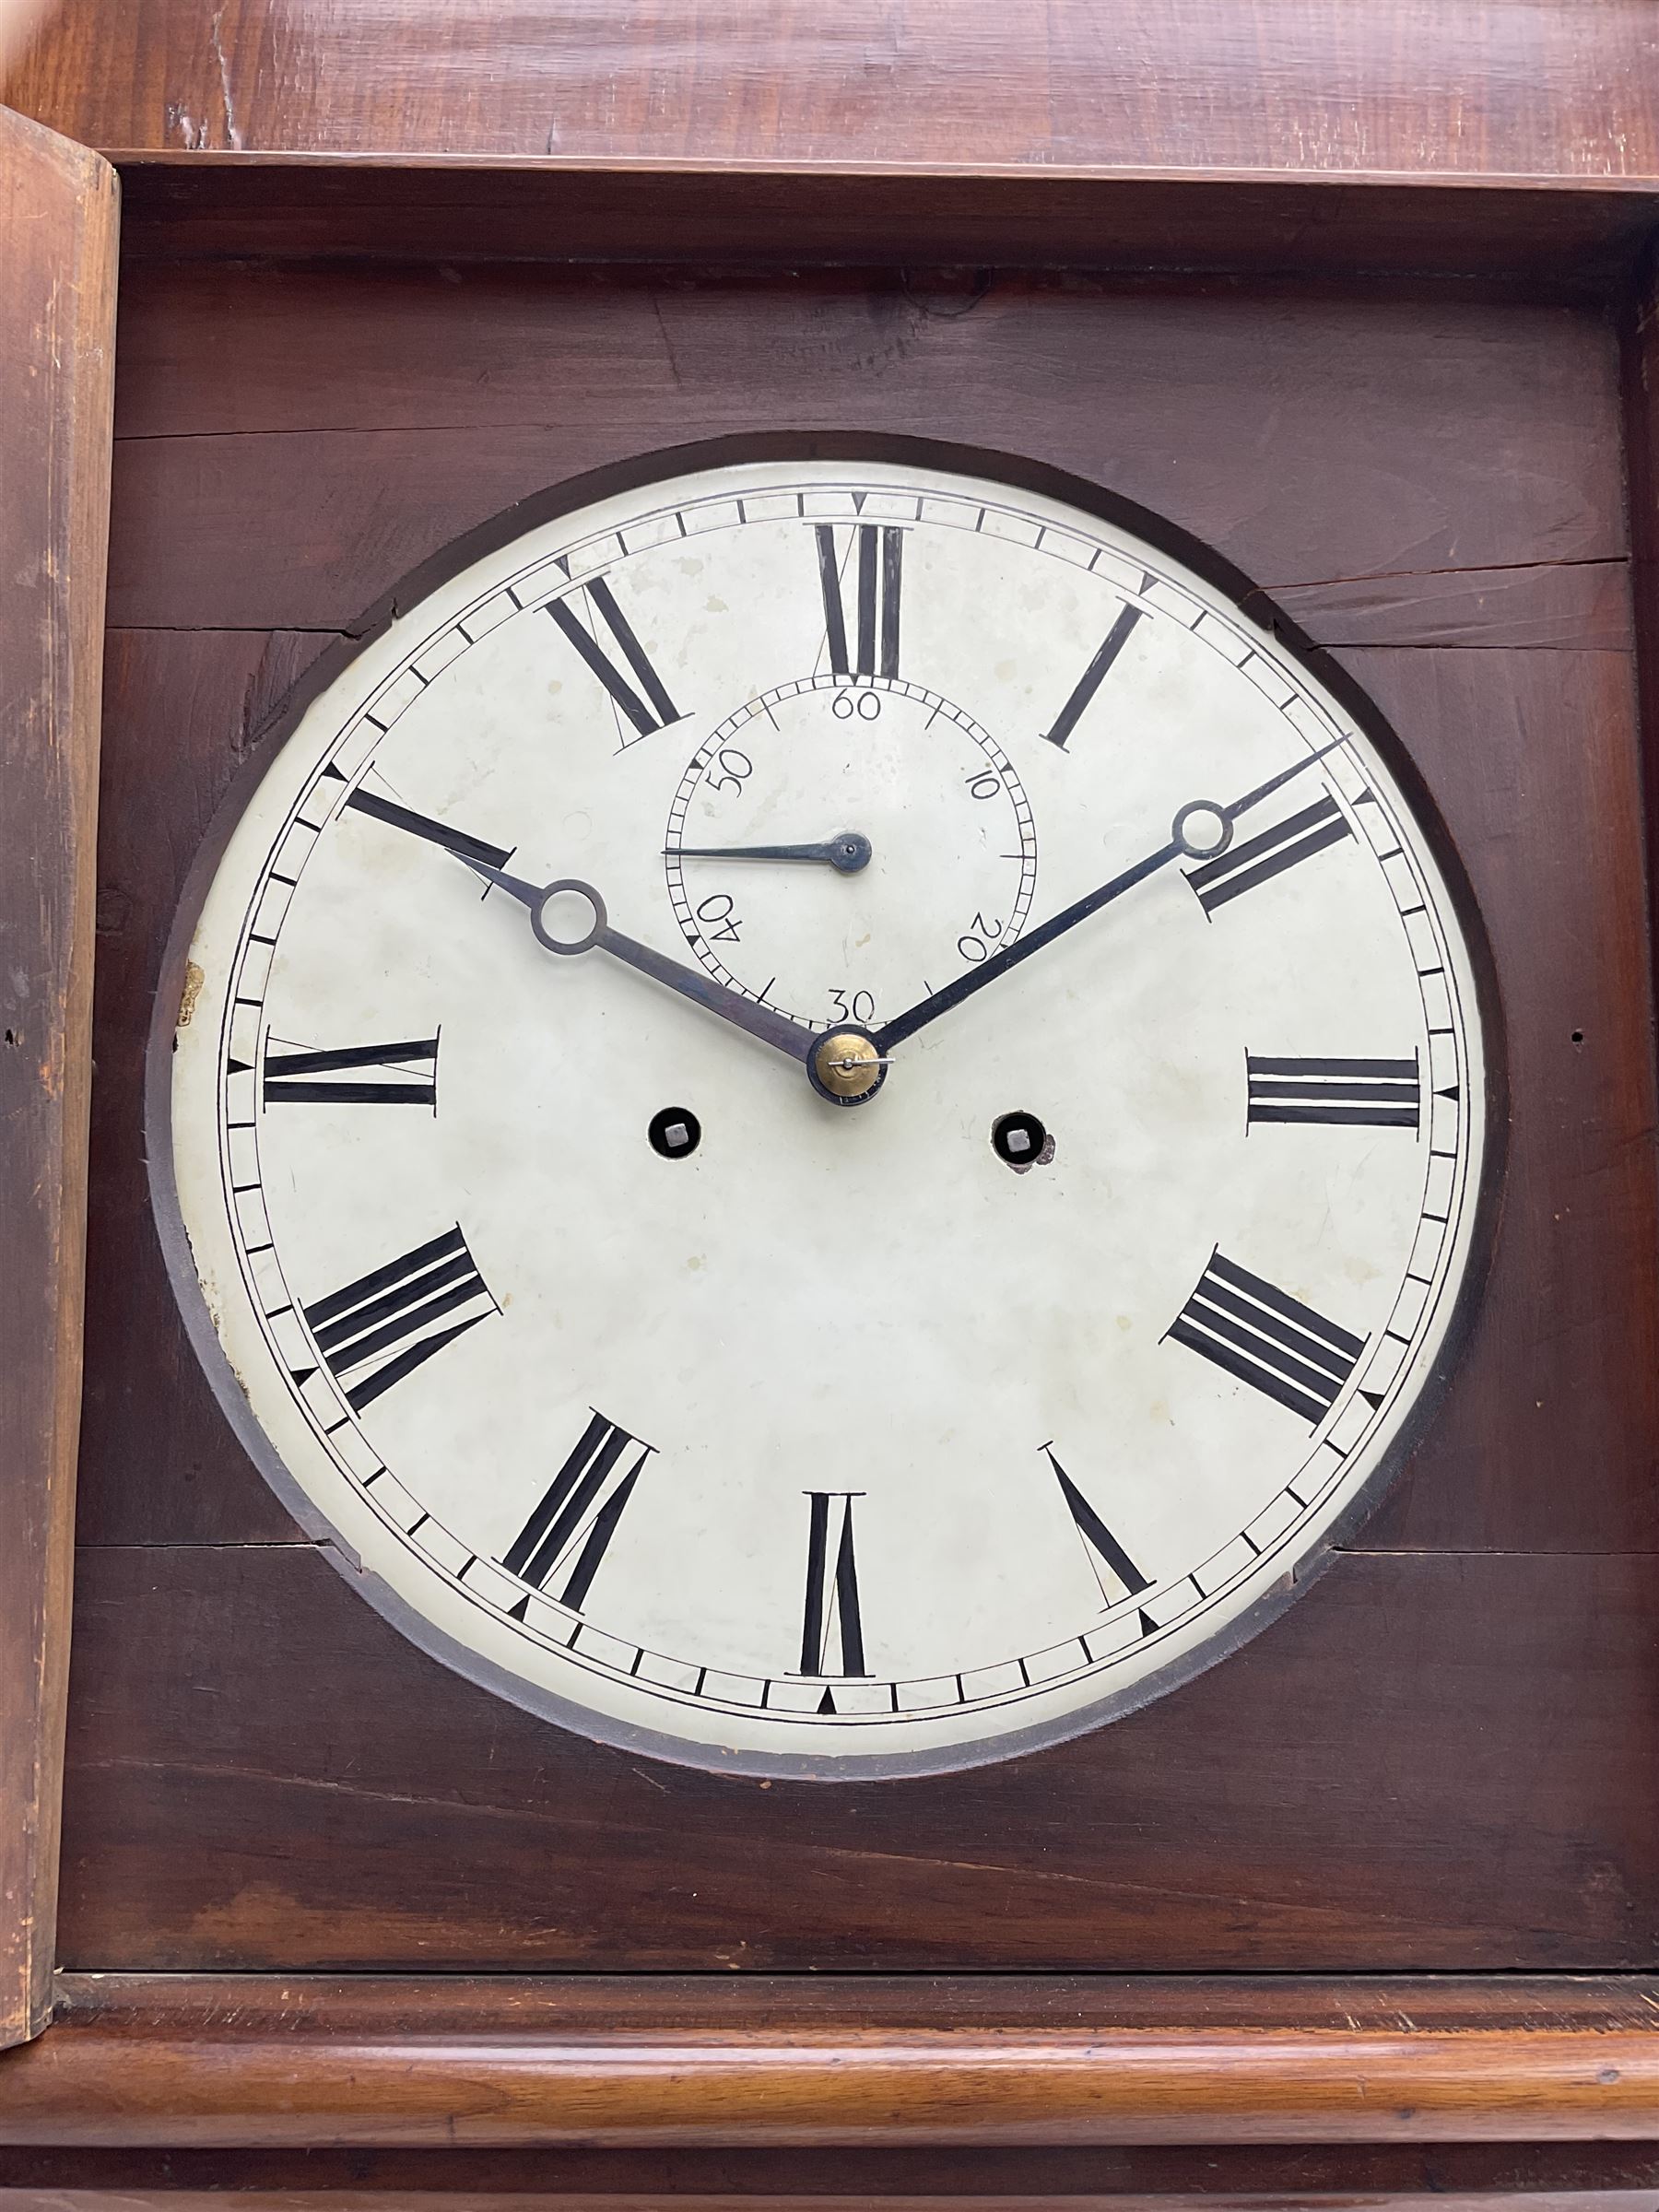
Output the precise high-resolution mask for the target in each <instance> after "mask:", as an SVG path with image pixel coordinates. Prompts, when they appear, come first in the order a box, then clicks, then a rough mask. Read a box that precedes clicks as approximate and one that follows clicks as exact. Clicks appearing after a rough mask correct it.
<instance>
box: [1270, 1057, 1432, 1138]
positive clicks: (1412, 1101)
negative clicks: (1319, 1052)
mask: <svg viewBox="0 0 1659 2212" xmlns="http://www.w3.org/2000/svg"><path fill="white" fill-rule="evenodd" d="M1245 1065H1246V1067H1247V1070H1248V1074H1249V1081H1250V1114H1249V1118H1250V1120H1251V1122H1252V1123H1255V1122H1329V1123H1331V1124H1334V1125H1335V1126H1336V1127H1338V1128H1346V1127H1369V1128H1373V1129H1416V1128H1417V1127H1418V1125H1419V1122H1420V1117H1421V1113H1422V1078H1421V1077H1420V1075H1419V1073H1418V1063H1417V1056H1416V1054H1415V1053H1414V1054H1413V1055H1412V1057H1411V1058H1410V1059H1409V1060H1270V1059H1267V1058H1265V1056H1264V1055H1263V1054H1261V1053H1246V1054H1245Z"/></svg>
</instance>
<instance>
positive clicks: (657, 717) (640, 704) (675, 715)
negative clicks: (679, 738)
mask: <svg viewBox="0 0 1659 2212" xmlns="http://www.w3.org/2000/svg"><path fill="white" fill-rule="evenodd" d="M577 598H585V599H586V600H587V602H588V605H589V606H591V607H592V608H593V610H594V614H595V615H596V616H597V617H598V622H597V623H595V624H594V628H593V629H588V628H587V627H586V625H585V624H584V623H583V622H582V618H581V617H580V616H579V615H578V614H577V612H576V609H575V607H574V606H572V605H571V601H572V600H574V599H577ZM547 612H548V614H549V615H550V616H551V617H552V618H553V620H554V621H555V622H556V623H557V624H558V626H559V629H561V630H563V632H564V634H565V636H566V637H567V638H569V640H570V641H571V644H572V645H573V646H574V647H575V648H576V650H577V652H578V653H580V654H581V655H582V659H583V661H585V662H586V664H587V665H588V666H589V667H590V668H591V669H592V670H593V672H594V675H595V676H596V677H598V678H599V681H600V682H601V683H602V684H603V685H604V686H605V688H606V690H607V691H608V692H609V693H610V695H611V698H612V699H613V700H615V701H616V703H617V706H618V709H619V711H620V712H622V713H624V714H625V715H626V716H627V717H628V719H629V722H630V723H632V724H633V726H634V728H635V730H636V731H638V733H639V735H641V737H649V736H650V735H652V733H653V730H660V729H662V728H663V727H665V724H668V723H671V722H678V721H679V719H680V712H679V709H678V708H677V706H676V705H675V703H674V701H673V700H671V699H670V698H669V696H668V692H667V689H666V688H665V685H664V683H663V679H662V677H660V676H658V674H657V672H656V670H655V669H654V668H653V666H652V665H651V663H650V661H649V660H647V658H646V657H645V648H644V647H643V646H642V645H641V642H640V641H639V639H638V638H637V637H635V635H634V632H633V625H632V624H631V623H630V622H629V619H628V617H627V616H626V615H625V614H624V613H623V612H622V609H621V608H620V607H619V606H618V605H617V595H616V594H615V593H614V592H613V591H612V590H611V588H610V585H609V584H608V583H606V581H605V579H604V577H603V576H595V577H594V581H593V582H591V583H585V584H583V585H582V587H581V589H580V590H579V591H576V592H571V593H568V594H566V595H565V596H564V597H563V598H562V599H552V600H549V601H548V603H547ZM599 623H603V624H604V626H605V628H606V629H607V630H609V632H610V634H611V639H612V641H613V642H614V643H615V645H616V647H617V650H618V652H619V653H621V655H622V658H623V659H624V660H625V661H626V662H627V663H628V666H629V672H630V673H631V675H632V677H633V683H630V682H629V679H628V677H627V676H625V675H624V674H623V672H622V670H621V669H620V668H619V667H618V665H617V663H616V662H615V661H614V660H613V659H612V658H611V656H610V654H609V653H607V652H606V649H605V647H604V645H603V644H601V642H600V641H599V635H598V627H599ZM635 684H637V685H638V686H639V689H638V690H636V689H635V688H634V685H635ZM641 694H643V696H641Z"/></svg>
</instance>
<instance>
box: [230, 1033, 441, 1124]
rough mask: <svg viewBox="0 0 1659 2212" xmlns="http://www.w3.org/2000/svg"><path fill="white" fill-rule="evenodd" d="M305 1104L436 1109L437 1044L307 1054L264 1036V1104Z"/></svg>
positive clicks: (432, 1040) (416, 1041)
mask: <svg viewBox="0 0 1659 2212" xmlns="http://www.w3.org/2000/svg"><path fill="white" fill-rule="evenodd" d="M284 1101H287V1102H288V1104H290V1105H295V1104H298V1105H308V1106H429V1107H431V1108H432V1109H433V1110H434V1111H436V1108H437V1105H438V1040H437V1038H436V1037H418V1038H411V1039H409V1040H408V1041H406V1042H405V1043H402V1044H348V1045H345V1046H343V1047H341V1048H340V1049H339V1050H337V1051H330V1052H305V1051H303V1050H300V1049H296V1048H294V1047H292V1046H290V1045H288V1044H287V1043H286V1042H284V1041H283V1040H281V1039H279V1038H276V1037H272V1038H268V1039H267V1040H266V1041H265V1104H266V1105H267V1106H273V1105H277V1104H280V1103H282V1102H284Z"/></svg>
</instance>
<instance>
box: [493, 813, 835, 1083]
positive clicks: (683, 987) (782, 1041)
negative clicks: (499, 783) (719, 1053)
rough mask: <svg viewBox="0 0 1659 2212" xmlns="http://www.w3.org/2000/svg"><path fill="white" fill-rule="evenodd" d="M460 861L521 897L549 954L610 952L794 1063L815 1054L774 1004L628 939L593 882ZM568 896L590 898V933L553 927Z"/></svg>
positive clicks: (509, 894)
mask: <svg viewBox="0 0 1659 2212" xmlns="http://www.w3.org/2000/svg"><path fill="white" fill-rule="evenodd" d="M452 850H453V848H452ZM455 857H456V859H457V860H459V861H461V862H463V863H464V865H465V866H467V867H469V868H470V869H471V870H472V872H473V874H474V875H475V876H481V877H483V878H484V880H485V882H486V883H488V884H489V885H491V886H493V888H495V889H496V890H498V891H504V892H505V893H506V895H507V897H508V898H510V899H516V900H518V902H519V904H520V905H521V906H523V907H525V908H527V909H528V910H529V914H530V927H531V928H532V930H534V932H535V941H536V943H537V944H538V945H541V946H543V947H546V949H547V951H548V952H558V953H565V954H573V953H583V952H595V951H597V952H608V953H609V954H610V956H611V958H612V959H614V960H621V961H622V962H624V963H625V965H626V966H628V967H629V968H637V969H638V970H639V971H640V973H641V975H648V976H650V977H651V979H652V981H653V982H658V983H664V984H665V985H666V986H667V988H668V989H669V990H670V991H677V992H678V993H679V994H680V996H681V997H682V998H688V999H690V1000H691V1002H692V1004H693V1005H694V1006H701V1007H703V1008H704V1009H705V1010H706V1011H707V1012H709V1013H711V1014H718V1015H719V1017H720V1018H721V1019H722V1021H729V1022H731V1023H732V1024H733V1025H734V1026H735V1028H737V1029H740V1030H747V1032H748V1034H749V1035H750V1036H751V1037H759V1040H760V1041H761V1042H762V1043H763V1044H770V1045H771V1046H772V1047H773V1048H774V1050H776V1051H778V1052H780V1053H787V1054H788V1056H789V1058H790V1059H792V1060H800V1061H805V1060H806V1058H807V1056H808V1054H809V1053H811V1051H812V1048H813V1045H814V1044H815V1042H816V1041H817V1040H816V1039H815V1038H813V1037H811V1036H810V1035H809V1034H808V1033H807V1032H806V1030H803V1029H802V1028H800V1027H799V1025H798V1024H797V1023H795V1022H793V1021H791V1020H789V1018H787V1017H786V1016H785V1015H782V1014H774V1013H773V1012H772V1010H771V1007H770V1006H761V1005H759V1002H758V1001H756V1000H755V999H752V998H745V997H743V996H742V994H740V993H738V992H736V991H729V990H727V989H726V987H725V985H724V983H717V982H715V981H714V979H713V977H712V976H711V975H704V974H703V973H702V972H701V971H700V969H696V968H682V967H681V965H680V963H679V962H678V961H677V960H671V959H667V958H665V955H664V954H662V953H660V952H654V951H653V949H652V947H650V946H649V945H641V944H640V943H639V941H638V940H637V939H636V938H633V937H625V936H624V935H623V934H622V932H621V931H620V930H619V929H613V928H612V927H611V925H610V923H609V920H608V918H607V917H606V911H605V901H604V900H603V899H601V898H600V896H599V894H598V892H597V891H596V890H594V887H593V885H592V884H591V883H582V882H580V881H579V880H578V879H577V878H576V877H568V876H567V877H559V880H558V881H557V882H555V883H527V882H525V880H524V877H521V876H510V875H508V874H507V872H506V870H505V869H504V868H492V867H490V866H488V865H487V864H486V863H485V862H483V861H481V860H474V859H473V858H472V857H471V856H470V855H469V854H467V853H456V855H455ZM567 897H569V898H575V899H583V900H586V901H587V904H588V906H589V908H590V909H591V910H592V918H591V920H590V922H589V924H588V925H587V927H586V929H585V930H581V931H577V932H576V933H575V934H571V932H570V930H569V929H568V928H567V929H566V930H565V933H564V934H563V935H560V934H559V932H558V931H556V929H555V928H554V925H553V920H554V918H553V914H552V911H551V910H552V908H553V905H554V902H555V901H556V900H559V899H561V898H567Z"/></svg>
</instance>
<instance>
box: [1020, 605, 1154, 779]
mask: <svg viewBox="0 0 1659 2212" xmlns="http://www.w3.org/2000/svg"><path fill="white" fill-rule="evenodd" d="M1141 613H1142V609H1141V608H1140V607H1138V606H1125V607H1123V608H1121V609H1120V610H1119V613H1118V618H1117V620H1116V621H1115V622H1114V623H1113V624H1112V628H1111V629H1109V630H1108V631H1107V632H1106V637H1105V641H1104V642H1103V643H1102V645H1101V646H1100V651H1099V652H1098V653H1096V654H1095V656H1094V659H1093V660H1092V661H1090V662H1089V664H1088V667H1087V668H1085V669H1084V671H1083V673H1082V675H1081V676H1080V677H1078V678H1077V688H1076V690H1075V691H1074V692H1073V693H1072V695H1071V697H1070V698H1069V699H1068V700H1066V702H1065V705H1064V706H1063V707H1062V708H1061V710H1060V712H1059V713H1058V714H1056V715H1055V717H1054V721H1053V728H1052V729H1047V730H1044V731H1043V733H1042V734H1043V735H1044V736H1045V737H1046V738H1047V739H1048V741H1049V743H1050V744H1051V745H1057V746H1058V747H1060V749H1061V751H1062V752H1064V751H1065V741H1066V739H1067V738H1068V737H1069V736H1070V735H1071V734H1072V732H1073V731H1074V730H1075V729H1076V728H1077V720H1078V717H1079V716H1080V715H1081V713H1082V712H1083V710H1084V708H1085V707H1086V706H1088V702H1089V700H1091V699H1092V698H1093V697H1094V695H1095V693H1096V692H1097V691H1098V690H1099V689H1100V686H1101V684H1102V683H1103V682H1104V681H1105V678H1106V674H1107V671H1108V670H1109V669H1110V668H1111V666H1112V662H1113V661H1115V660H1116V659H1117V657H1118V654H1119V653H1122V652H1123V650H1124V646H1125V645H1127V644H1128V642H1129V637H1130V633H1131V631H1132V630H1133V629H1134V628H1135V624H1136V623H1137V622H1138V621H1139V620H1140V618H1141Z"/></svg>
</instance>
